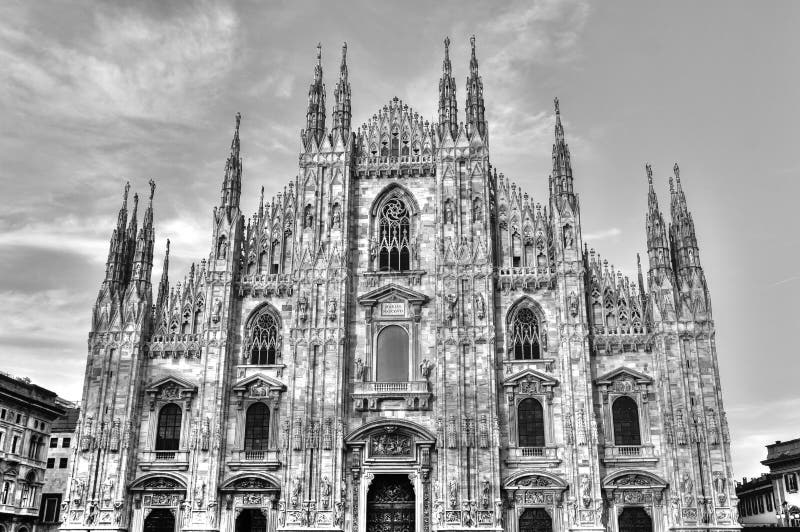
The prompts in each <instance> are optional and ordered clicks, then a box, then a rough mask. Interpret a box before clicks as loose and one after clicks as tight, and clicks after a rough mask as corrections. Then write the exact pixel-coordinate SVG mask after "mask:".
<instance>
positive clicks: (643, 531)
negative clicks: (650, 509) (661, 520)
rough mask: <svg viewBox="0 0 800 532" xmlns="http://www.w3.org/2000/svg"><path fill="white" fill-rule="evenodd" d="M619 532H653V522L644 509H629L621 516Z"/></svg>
mask: <svg viewBox="0 0 800 532" xmlns="http://www.w3.org/2000/svg"><path fill="white" fill-rule="evenodd" d="M618 522H619V532H653V520H652V519H650V516H649V515H647V512H645V511H644V508H639V507H628V508H625V509H623V510H622V513H621V514H619V519H618Z"/></svg>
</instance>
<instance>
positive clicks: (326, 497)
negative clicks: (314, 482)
mask: <svg viewBox="0 0 800 532" xmlns="http://www.w3.org/2000/svg"><path fill="white" fill-rule="evenodd" d="M319 494H320V499H321V500H322V509H323V510H327V509H328V506H329V505H330V502H331V481H330V480H328V477H323V478H322V484H321V485H320V488H319Z"/></svg>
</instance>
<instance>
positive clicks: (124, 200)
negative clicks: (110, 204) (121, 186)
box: [122, 181, 131, 208]
mask: <svg viewBox="0 0 800 532" xmlns="http://www.w3.org/2000/svg"><path fill="white" fill-rule="evenodd" d="M130 189H131V182H130V181H125V192H123V193H122V207H123V208H127V207H128V191H129V190H130Z"/></svg>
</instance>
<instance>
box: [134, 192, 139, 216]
mask: <svg viewBox="0 0 800 532" xmlns="http://www.w3.org/2000/svg"><path fill="white" fill-rule="evenodd" d="M138 208H139V194H138V193H136V194H134V195H133V217H134V218H136V210H137V209H138Z"/></svg>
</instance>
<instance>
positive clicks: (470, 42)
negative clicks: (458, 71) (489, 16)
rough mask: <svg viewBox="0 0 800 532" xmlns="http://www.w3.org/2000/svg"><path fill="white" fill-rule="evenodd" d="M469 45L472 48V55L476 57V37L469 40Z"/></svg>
mask: <svg viewBox="0 0 800 532" xmlns="http://www.w3.org/2000/svg"><path fill="white" fill-rule="evenodd" d="M469 45H470V46H471V47H472V55H475V35H472V37H470V38H469Z"/></svg>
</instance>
